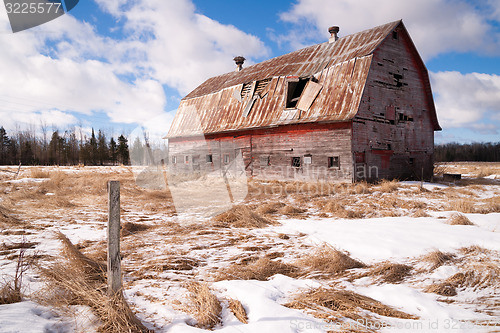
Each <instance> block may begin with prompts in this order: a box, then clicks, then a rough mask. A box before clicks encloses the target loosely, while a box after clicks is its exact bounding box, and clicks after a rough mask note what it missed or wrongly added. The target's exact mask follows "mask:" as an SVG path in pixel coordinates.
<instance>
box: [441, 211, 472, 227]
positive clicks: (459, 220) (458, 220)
mask: <svg viewBox="0 0 500 333" xmlns="http://www.w3.org/2000/svg"><path fill="white" fill-rule="evenodd" d="M447 222H448V224H450V225H475V224H474V223H472V221H471V220H469V218H468V217H467V216H465V215H462V214H458V213H455V214H452V215H450V217H449V218H448V221H447Z"/></svg>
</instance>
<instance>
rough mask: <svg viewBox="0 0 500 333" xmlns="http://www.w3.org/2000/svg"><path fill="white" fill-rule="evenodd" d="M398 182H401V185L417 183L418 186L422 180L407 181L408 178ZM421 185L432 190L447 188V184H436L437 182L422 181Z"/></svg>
mask: <svg viewBox="0 0 500 333" xmlns="http://www.w3.org/2000/svg"><path fill="white" fill-rule="evenodd" d="M399 184H401V185H417V186H420V185H421V184H422V182H419V181H409V180H408V181H403V182H399ZM423 187H424V188H425V189H426V190H429V191H432V190H435V189H444V188H447V187H448V185H444V184H438V183H428V182H424V183H423Z"/></svg>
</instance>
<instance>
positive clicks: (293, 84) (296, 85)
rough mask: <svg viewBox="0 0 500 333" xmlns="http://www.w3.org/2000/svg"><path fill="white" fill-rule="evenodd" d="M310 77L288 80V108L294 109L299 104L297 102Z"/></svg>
mask: <svg viewBox="0 0 500 333" xmlns="http://www.w3.org/2000/svg"><path fill="white" fill-rule="evenodd" d="M308 81H309V79H308V78H307V79H291V80H288V81H287V85H288V89H287V94H286V108H287V109H292V108H295V107H296V106H297V102H298V101H299V99H300V96H301V95H302V92H303V91H304V88H305V87H306V84H307V82H308Z"/></svg>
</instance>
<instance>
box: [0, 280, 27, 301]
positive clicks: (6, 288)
mask: <svg viewBox="0 0 500 333" xmlns="http://www.w3.org/2000/svg"><path fill="white" fill-rule="evenodd" d="M21 300H22V295H21V290H20V289H19V288H18V287H17V286H16V285H15V282H14V280H13V279H9V280H5V281H3V282H2V283H1V285H0V305H3V304H12V303H17V302H21Z"/></svg>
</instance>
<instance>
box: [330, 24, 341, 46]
mask: <svg viewBox="0 0 500 333" xmlns="http://www.w3.org/2000/svg"><path fill="white" fill-rule="evenodd" d="M339 31H340V28H339V27H338V26H333V27H330V28H328V32H329V33H330V39H329V42H330V43H333V42H336V41H337V40H338V39H339V36H338V35H337V34H338V33H339Z"/></svg>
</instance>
